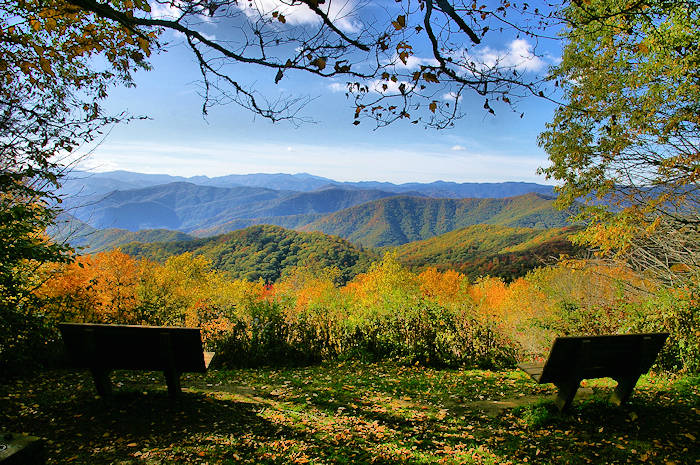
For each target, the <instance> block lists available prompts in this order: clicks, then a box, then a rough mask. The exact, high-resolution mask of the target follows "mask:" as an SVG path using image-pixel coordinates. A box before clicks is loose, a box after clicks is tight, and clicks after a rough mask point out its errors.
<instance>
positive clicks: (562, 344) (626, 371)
mask: <svg viewBox="0 0 700 465" xmlns="http://www.w3.org/2000/svg"><path fill="white" fill-rule="evenodd" d="M667 337H668V333H648V334H615V335H607V336H573V337H558V338H556V339H555V340H554V344H553V345H552V350H551V351H550V353H549V358H548V359H547V362H546V363H545V365H544V368H543V369H542V376H541V377H540V381H539V382H540V383H556V382H557V381H559V380H566V379H569V378H571V377H578V378H580V379H586V378H603V377H612V378H615V377H619V376H625V375H635V374H636V375H639V374H642V373H646V372H648V371H649V368H651V365H652V364H653V363H654V360H655V359H656V355H657V354H658V353H659V351H660V350H661V347H662V346H663V345H664V342H665V341H666V338H667Z"/></svg>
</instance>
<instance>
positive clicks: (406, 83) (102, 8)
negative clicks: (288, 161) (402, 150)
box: [44, 0, 558, 128]
mask: <svg viewBox="0 0 700 465" xmlns="http://www.w3.org/2000/svg"><path fill="white" fill-rule="evenodd" d="M486 3H487V4H486V5H481V6H477V5H476V4H472V3H471V2H468V1H464V0H458V1H448V0H419V1H418V2H410V1H407V0H404V1H400V2H396V3H395V4H392V5H386V6H384V7H381V8H380V7H378V6H377V5H373V4H371V3H368V4H361V3H358V2H356V1H355V0H336V1H331V0H328V1H327V2H326V1H323V0H321V1H319V0H272V1H264V2H238V1H236V0H214V1H202V0H172V1H166V0H157V1H154V2H151V3H150V4H149V3H147V2H146V1H144V0H141V1H133V2H132V1H131V0H119V1H111V2H102V1H99V0H52V1H51V2H48V3H44V5H51V6H50V8H53V9H55V10H56V11H59V12H63V11H71V9H78V10H79V11H82V12H87V13H90V14H91V15H93V17H94V21H95V22H97V23H104V22H106V23H107V24H110V25H111V26H112V27H117V26H118V27H122V28H124V29H125V30H128V31H130V32H131V34H132V36H133V37H134V38H135V39H136V40H138V41H139V43H141V41H142V40H147V41H148V43H153V41H154V40H155V38H154V37H155V36H154V34H158V33H162V32H164V31H170V32H172V33H175V34H177V35H178V36H180V37H184V42H185V43H186V44H187V46H188V47H189V48H190V50H191V51H192V53H193V54H194V56H195V58H196V61H197V63H198V66H199V69H200V71H201V75H202V83H203V98H204V102H203V107H202V108H203V111H204V113H206V112H207V110H208V109H209V108H210V107H211V106H213V105H218V104H227V103H236V104H238V105H241V106H242V107H244V108H246V109H248V110H250V111H252V112H253V113H254V114H257V115H260V116H263V117H265V118H268V119H270V120H272V121H278V120H285V119H287V120H293V121H296V120H298V119H300V118H301V117H300V116H298V115H299V110H300V109H301V107H303V105H304V103H306V102H308V100H309V97H308V96H299V95H281V94H280V92H279V91H278V90H277V89H275V88H274V87H271V86H267V84H266V83H263V84H259V83H258V84H256V85H253V84H251V83H250V82H248V81H247V79H246V78H247V77H248V76H250V72H249V69H250V68H254V69H256V70H263V71H267V72H268V75H269V79H270V81H269V83H270V84H271V83H272V82H273V81H274V84H278V83H279V82H280V81H281V80H282V79H284V78H285V77H286V76H288V75H290V74H293V73H294V72H302V73H304V74H307V75H312V76H315V77H318V78H326V79H328V80H331V81H332V82H333V84H334V85H335V86H338V87H340V88H343V87H344V88H345V89H346V91H347V94H348V97H351V98H352V99H353V100H354V102H355V124H359V122H360V120H361V118H369V119H373V120H375V121H376V123H377V124H378V125H386V124H390V123H392V122H394V121H397V120H402V119H406V120H409V121H411V122H415V123H418V122H423V123H425V124H426V125H428V126H433V127H437V128H444V127H447V126H449V125H450V124H452V122H453V121H454V120H455V119H456V118H458V117H459V116H460V115H461V113H460V110H459V106H460V100H461V99H462V97H463V96H465V95H466V94H467V93H469V92H473V93H475V94H476V95H479V96H482V97H483V98H484V103H483V108H484V109H485V110H487V111H489V112H491V113H493V112H494V110H493V107H492V104H494V102H495V101H500V102H501V103H503V104H505V105H506V106H511V105H513V102H514V101H515V100H516V99H517V98H518V97H522V96H525V95H529V94H534V95H541V96H544V93H543V92H542V90H541V88H540V84H541V76H537V73H536V71H540V70H542V69H544V68H545V67H546V63H545V62H544V61H543V60H542V57H541V56H539V55H538V54H537V52H536V41H537V40H539V39H541V38H543V37H545V36H544V34H545V33H546V32H547V31H548V30H549V28H550V27H552V25H553V24H554V23H556V22H557V21H558V20H557V19H556V18H555V12H556V11H557V8H556V7H557V5H555V4H552V5H550V4H547V5H546V7H545V6H544V5H543V6H542V7H541V8H542V10H540V9H537V8H532V7H530V6H529V5H528V4H527V3H523V4H521V5H516V4H512V3H510V2H509V1H507V0H499V1H491V2H486ZM59 14H60V13H59ZM214 31H215V32H216V35H213V32H214ZM487 36H488V37H489V38H490V37H491V36H493V37H497V38H500V39H503V38H510V40H512V42H511V44H510V50H508V51H507V52H504V53H498V51H496V50H493V49H492V48H489V47H488V46H485V45H484V40H485V39H486V38H487ZM526 38H529V39H533V40H535V43H534V44H531V43H530V42H528V41H527V40H526ZM337 80H343V81H345V84H340V83H339V82H337ZM489 102H491V103H489ZM412 113H413V115H412Z"/></svg>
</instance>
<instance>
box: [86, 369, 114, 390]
mask: <svg viewBox="0 0 700 465" xmlns="http://www.w3.org/2000/svg"><path fill="white" fill-rule="evenodd" d="M90 373H92V379H93V380H95V387H96V388H97V393H98V394H99V395H101V396H102V397H107V396H109V395H111V394H112V383H110V381H109V370H106V369H104V368H90Z"/></svg>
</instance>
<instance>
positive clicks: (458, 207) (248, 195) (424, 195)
mask: <svg viewBox="0 0 700 465" xmlns="http://www.w3.org/2000/svg"><path fill="white" fill-rule="evenodd" d="M62 194H63V195H64V197H65V200H64V202H63V206H64V208H65V209H66V213H65V214H63V215H62V216H61V221H60V222H59V225H58V226H57V227H56V228H54V229H53V230H51V231H49V232H50V233H51V234H53V235H54V236H55V237H57V238H59V239H61V240H66V241H69V242H70V243H71V244H73V245H75V246H79V247H82V252H83V253H91V252H97V251H102V250H109V249H112V248H115V247H122V249H123V250H124V251H126V252H127V253H130V254H133V255H135V256H138V257H148V258H151V259H155V260H164V259H166V258H167V257H169V256H172V255H175V254H180V253H184V252H192V253H195V254H201V255H204V256H206V257H208V258H209V259H211V260H212V262H213V263H214V265H215V267H217V268H218V269H221V270H223V271H226V272H227V273H228V274H229V275H230V276H233V277H240V278H246V279H264V280H265V281H268V282H272V281H274V280H276V279H278V278H279V277H280V276H281V275H282V274H284V273H286V272H287V271H288V270H290V269H291V268H293V267H295V266H306V267H309V266H320V267H324V266H337V267H338V268H339V269H340V270H341V277H340V278H339V279H340V280H341V281H346V280H348V279H350V278H351V277H352V276H354V275H355V274H357V273H359V272H362V271H364V270H365V269H366V268H367V266H368V264H369V263H370V262H371V261H373V260H376V259H377V258H378V257H379V256H380V255H381V250H375V249H376V248H380V249H381V248H385V249H386V248H392V247H396V250H397V253H398V256H399V259H400V260H401V261H402V262H404V263H405V264H407V265H408V266H410V267H412V268H418V269H420V268H423V267H426V266H437V267H439V268H451V269H457V270H460V271H462V272H465V273H467V274H469V275H470V276H478V275H480V274H491V275H496V276H504V277H514V276H519V275H522V274H524V273H525V272H527V270H529V269H532V268H533V267H535V266H539V265H540V264H542V259H543V257H550V256H556V255H558V254H559V253H566V254H576V253H578V252H580V250H578V249H576V248H574V247H573V246H572V245H571V243H570V242H569V241H568V237H569V236H570V235H571V234H572V231H573V230H574V229H572V227H570V226H569V224H568V221H567V220H568V218H569V216H570V214H571V213H572V212H570V211H560V210H558V209H556V208H555V206H554V200H555V197H554V195H553V194H554V193H553V188H552V187H551V186H545V185H540V184H531V183H515V182H508V183H484V184H480V183H462V184H459V183H450V182H442V181H438V182H434V183H427V184H421V183H409V184H392V183H384V182H373V181H368V182H357V183H341V182H336V181H333V180H332V179H327V178H322V177H318V176H312V175H309V174H294V175H291V174H251V175H229V176H221V177H215V178H208V177H205V176H195V177H191V178H182V177H177V176H169V175H152V174H142V173H131V172H126V171H113V172H109V173H96V174H88V173H72V174H71V176H70V178H69V179H68V180H67V181H66V182H65V183H64V185H63V189H62ZM294 230H296V231H294Z"/></svg>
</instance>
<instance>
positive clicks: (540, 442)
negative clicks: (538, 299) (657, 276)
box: [0, 363, 700, 465]
mask: <svg viewBox="0 0 700 465" xmlns="http://www.w3.org/2000/svg"><path fill="white" fill-rule="evenodd" d="M112 379H113V382H114V383H115V392H116V393H115V395H114V396H113V397H112V398H110V399H102V398H100V397H98V396H96V395H95V391H94V386H93V385H92V379H91V378H90V377H89V375H88V374H87V373H85V372H79V371H52V372H45V373H41V374H40V375H38V376H36V377H33V378H24V379H19V380H14V381H12V382H9V383H5V384H0V405H1V406H2V408H0V429H5V430H8V431H15V432H24V433H28V434H32V435H36V436H40V437H42V438H44V439H45V440H46V442H47V449H48V463H49V464H64V463H74V464H103V463H104V464H107V463H109V464H112V463H114V464H123V465H126V464H170V463H201V464H205V463H207V464H219V463H220V464H235V463H263V464H268V463H269V464H273V463H275V464H288V463H299V464H304V463H313V464H324V463H337V464H346V463H347V464H349V463H377V464H394V463H410V464H414V463H415V464H423V463H426V464H427V463H466V464H472V463H476V464H507V463H512V464H516V463H517V464H520V463H538V464H546V463H553V464H554V463H596V464H597V463H634V464H637V463H661V464H674V463H675V464H694V463H700V447H698V439H700V438H699V437H698V436H700V435H698V432H699V431H700V378H697V377H696V378H690V377H685V378H677V377H672V376H659V375H649V376H645V377H643V378H642V379H641V380H640V383H639V384H638V387H637V389H636V390H635V393H634V394H633V396H632V399H631V401H630V403H629V404H628V405H626V406H623V407H615V406H613V405H611V404H609V403H608V402H607V400H606V397H607V396H609V395H610V393H611V392H612V389H613V387H614V382H613V381H611V380H596V381H594V382H591V381H586V382H585V387H586V389H585V390H584V391H586V392H584V393H583V394H584V395H583V396H581V399H579V398H578V397H577V400H576V401H575V402H574V406H573V408H572V410H571V411H570V412H568V413H567V414H559V413H558V412H556V410H555V409H554V408H553V405H552V403H551V400H550V399H551V397H552V394H553V393H554V388H553V387H552V386H551V385H544V386H540V385H536V384H535V383H533V382H532V381H530V380H529V378H528V377H527V376H526V375H525V374H523V373H520V372H518V371H503V372H491V371H482V370H466V369H464V370H435V369H429V368H422V367H415V366H412V367H406V366H397V365H393V364H356V363H346V364H342V363H334V364H325V365H320V366H313V367H306V368H289V369H249V370H232V371H210V372H209V373H207V374H206V375H183V379H182V384H183V387H184V392H183V394H182V396H181V397H180V398H179V399H178V400H176V401H171V400H170V399H169V398H168V396H167V393H166V391H165V382H164V380H163V376H162V375H161V374H159V373H139V372H116V373H114V374H113V375H112Z"/></svg>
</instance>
